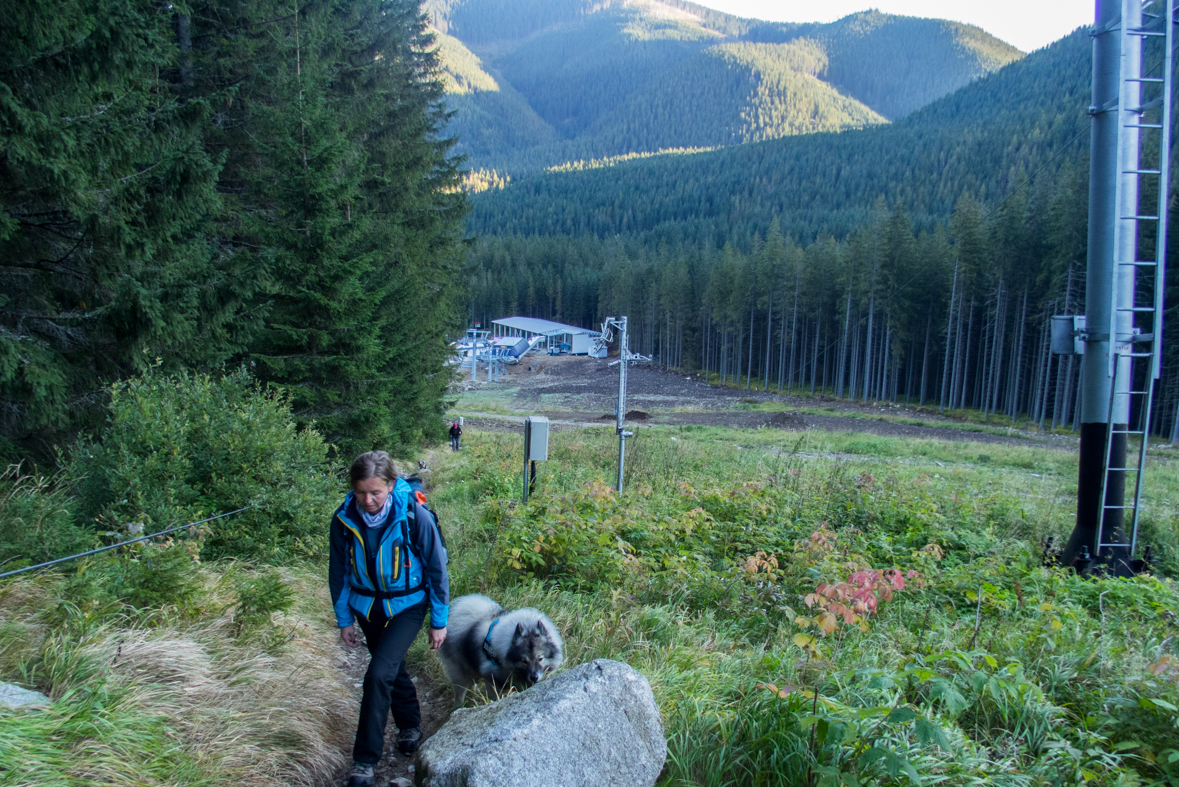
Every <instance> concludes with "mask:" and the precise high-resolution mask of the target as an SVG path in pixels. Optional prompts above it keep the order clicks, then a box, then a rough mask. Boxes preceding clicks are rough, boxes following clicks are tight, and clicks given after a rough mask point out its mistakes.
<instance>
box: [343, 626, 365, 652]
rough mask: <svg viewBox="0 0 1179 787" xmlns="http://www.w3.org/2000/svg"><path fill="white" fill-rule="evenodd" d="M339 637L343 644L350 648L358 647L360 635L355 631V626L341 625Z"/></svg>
mask: <svg viewBox="0 0 1179 787" xmlns="http://www.w3.org/2000/svg"><path fill="white" fill-rule="evenodd" d="M340 639H342V640H343V641H344V644H345V645H347V646H348V647H350V648H358V647H360V635H359V634H357V633H356V626H355V624H354V625H351V626H343V627H341V628H340Z"/></svg>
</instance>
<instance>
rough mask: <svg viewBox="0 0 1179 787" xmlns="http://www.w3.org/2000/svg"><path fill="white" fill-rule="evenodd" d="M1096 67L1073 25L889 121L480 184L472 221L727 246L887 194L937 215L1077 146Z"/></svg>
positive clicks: (822, 220)
mask: <svg viewBox="0 0 1179 787" xmlns="http://www.w3.org/2000/svg"><path fill="white" fill-rule="evenodd" d="M1089 77H1090V45H1089V39H1088V37H1087V36H1086V35H1084V34H1082V33H1079V32H1078V33H1075V34H1073V35H1071V36H1069V37H1067V38H1065V39H1062V40H1061V41H1059V42H1057V43H1056V44H1054V45H1052V46H1051V47H1048V48H1046V49H1044V50H1040V51H1038V52H1036V53H1033V54H1032V55H1029V56H1028V57H1027V58H1024V59H1023V60H1021V61H1019V62H1018V63H1014V64H1012V65H1010V66H1007V67H1006V68H1004V69H1002V70H1000V71H998V72H996V73H995V74H992V75H990V76H987V77H983V78H981V79H979V80H976V81H975V82H973V83H972V84H970V85H968V86H967V87H965V88H962V89H961V90H959V91H957V92H956V93H953V94H951V95H949V96H946V97H945V98H942V99H940V100H938V101H935V102H934V103H932V104H931V105H929V106H927V107H925V108H923V109H921V110H920V111H918V112H916V113H914V114H913V115H910V116H909V117H907V118H905V119H904V120H902V121H899V122H897V123H894V124H891V125H887V126H882V127H877V128H870V129H865V130H860V131H848V132H844V133H839V134H814V135H808V136H802V137H793V138H787V139H778V140H772V141H768V142H762V143H758V144H753V145H742V146H738V147H732V148H726V149H723V150H718V151H713V152H707V153H700V154H696V155H681V156H655V157H650V158H645V159H641V160H636V161H629V162H625V163H619V164H618V165H616V166H613V167H609V168H599V169H587V170H580V171H573V172H561V173H552V174H545V175H535V176H531V177H527V178H523V179H520V180H518V181H517V182H516V184H515V185H513V187H512V188H510V189H507V190H505V191H502V192H497V193H492V194H485V195H481V196H480V197H479V198H478V199H477V200H476V201H475V207H474V211H473V212H472V215H471V219H470V223H469V226H470V227H471V229H472V231H474V232H476V233H479V234H501V235H510V234H521V235H532V234H539V235H579V234H593V235H598V236H600V237H611V236H615V235H632V236H634V235H644V234H647V233H655V234H657V235H661V236H667V237H674V238H677V239H680V240H685V241H688V242H707V243H710V244H714V245H717V246H720V245H723V244H724V243H725V241H726V240H729V239H734V238H748V237H751V236H752V235H753V233H754V232H761V233H762V234H764V233H765V231H766V230H767V229H768V227H769V224H770V221H771V220H772V219H773V217H774V216H780V217H781V222H782V230H783V232H786V233H789V234H792V235H794V236H795V237H797V238H813V237H814V236H815V235H816V234H817V233H819V232H820V231H821V230H823V229H826V230H828V231H830V232H832V233H834V234H835V235H837V236H841V235H843V234H845V233H846V232H847V231H849V230H850V229H852V228H854V227H857V226H859V225H861V224H863V223H864V222H865V221H866V220H867V218H868V214H869V212H870V210H871V206H872V205H873V203H874V202H875V201H876V199H877V198H878V197H881V196H883V197H884V198H885V199H886V200H888V202H890V203H893V202H896V201H898V200H899V201H901V202H903V203H904V204H905V206H906V209H907V210H908V212H909V215H910V216H912V217H913V220H914V223H915V224H916V225H917V226H918V227H929V226H931V225H932V223H933V222H934V221H935V220H944V219H945V218H946V217H947V216H948V215H949V214H950V212H951V210H952V209H953V205H954V203H955V201H956V200H957V199H958V198H959V197H960V196H961V195H962V194H963V193H965V192H970V193H973V194H975V195H977V196H979V197H981V198H984V199H985V198H986V197H987V196H988V195H991V194H1005V193H1007V192H1008V191H1010V190H1011V189H1012V188H1014V187H1015V186H1016V185H1017V184H1018V182H1019V179H1020V178H1021V177H1023V176H1024V175H1026V174H1029V173H1031V172H1033V171H1034V170H1036V169H1037V168H1038V167H1040V166H1041V165H1043V164H1044V163H1046V162H1049V161H1050V160H1051V159H1052V158H1053V157H1054V156H1056V155H1057V154H1058V153H1062V152H1067V155H1068V156H1081V155H1083V154H1084V148H1083V146H1081V145H1080V144H1079V142H1078V140H1080V139H1082V138H1083V135H1084V132H1085V131H1086V130H1087V128H1088V126H1087V117H1086V115H1085V107H1086V105H1087V102H1088V96H1089ZM1078 135H1080V136H1078ZM1070 146H1071V147H1070ZM1066 147H1067V148H1068V150H1067V151H1064V149H1065V148H1066ZM1057 160H1058V161H1059V160H1060V159H1057Z"/></svg>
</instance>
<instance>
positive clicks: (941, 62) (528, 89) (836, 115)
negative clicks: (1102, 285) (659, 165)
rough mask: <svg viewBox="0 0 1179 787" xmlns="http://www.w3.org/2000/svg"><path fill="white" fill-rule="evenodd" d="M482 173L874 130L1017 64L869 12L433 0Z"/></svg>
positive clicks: (623, 0) (465, 149)
mask: <svg viewBox="0 0 1179 787" xmlns="http://www.w3.org/2000/svg"><path fill="white" fill-rule="evenodd" d="M424 7H425V9H426V11H427V13H428V14H429V15H430V19H431V21H432V23H433V24H434V26H435V28H436V29H437V30H438V31H439V33H440V36H439V39H440V47H441V54H442V58H443V62H444V65H445V69H446V73H447V77H448V80H449V83H450V87H451V90H450V94H449V104H450V107H451V108H452V109H453V110H454V111H455V115H454V118H453V119H452V122H451V125H450V128H449V131H450V132H451V133H453V134H456V135H457V136H458V139H459V143H458V146H457V152H460V153H463V154H465V155H467V156H468V164H469V166H471V167H473V168H484V169H497V170H501V171H508V172H511V173H513V174H517V173H522V172H527V171H532V170H536V169H539V168H541V167H546V166H551V165H554V164H560V163H563V162H568V161H574V160H579V159H586V160H588V159H597V158H604V157H609V156H617V155H624V154H628V153H636V152H651V151H658V150H661V149H668V148H700V147H717V146H727V145H733V144H740V143H745V142H755V141H760V140H767V139H775V138H779V137H784V136H791V135H797V134H807V133H815V132H824V131H842V130H846V129H855V128H864V127H866V126H871V125H876V124H881V123H885V122H887V121H888V120H895V119H898V118H901V117H903V116H905V115H907V114H908V113H910V112H912V111H913V110H915V109H917V108H919V107H921V106H924V105H926V104H928V103H929V102H931V101H933V100H935V99H937V98H939V97H941V96H943V95H945V94H947V93H949V92H952V91H953V90H955V89H956V88H958V87H961V86H962V85H964V84H967V83H968V82H970V81H971V80H973V79H976V78H978V77H980V76H983V75H985V74H987V73H990V72H992V71H994V70H995V69H997V68H1000V67H1002V66H1003V65H1006V64H1007V63H1010V62H1012V61H1014V60H1017V59H1018V58H1020V57H1021V56H1022V55H1021V53H1020V52H1019V51H1018V50H1016V49H1014V48H1013V47H1011V46H1008V45H1007V44H1004V43H1003V42H1001V41H999V40H998V39H995V38H994V37H992V36H990V35H988V34H987V33H985V32H983V31H982V30H979V29H978V28H974V27H970V26H967V25H961V24H957V23H953V22H945V21H939V20H930V19H917V18H911V17H897V16H890V15H886V14H881V13H879V12H875V11H870V12H865V13H861V14H855V15H852V16H849V17H847V18H845V19H841V20H839V21H837V22H834V23H831V24H827V25H821V24H810V25H794V24H783V23H769V22H761V21H758V20H750V19H741V18H738V17H734V16H730V15H728V14H723V13H720V12H717V11H712V10H710V9H706V8H703V7H702V6H698V5H694V4H692V3H687V2H679V1H678V0H426V3H425V6H424Z"/></svg>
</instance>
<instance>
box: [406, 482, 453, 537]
mask: <svg viewBox="0 0 1179 787" xmlns="http://www.w3.org/2000/svg"><path fill="white" fill-rule="evenodd" d="M405 483H407V484H409V491H410V494H411V495H412V496H413V498H414V500H416V501H417V503H418V505H420V506H421V507H422V508H424V509H426V510H427V511H429V512H430V516H432V517H434V526H435V527H437V528H438V538H440V539H441V540H442V547H443V548H444V549H445V548H446V534H445V533H443V532H442V522H441V521H439V519H438V514H437V513H436V512H435V511H434V509H432V508H430V507H429V506H428V505H426V487H425V484H423V483H422V477H421V476H419V475H417V474H416V473H415V474H414V475H411V476H408V477H406V479H405ZM406 514H407V515H408V516H409V518H410V519H416V518H417V514H416V512H415V510H414V506H408V510H407V511H406ZM407 543H408V542H407Z"/></svg>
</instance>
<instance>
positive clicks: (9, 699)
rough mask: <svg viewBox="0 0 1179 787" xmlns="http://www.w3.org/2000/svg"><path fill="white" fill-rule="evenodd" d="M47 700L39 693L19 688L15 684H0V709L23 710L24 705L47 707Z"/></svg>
mask: <svg viewBox="0 0 1179 787" xmlns="http://www.w3.org/2000/svg"><path fill="white" fill-rule="evenodd" d="M48 704H49V698H48V697H46V696H45V695H44V694H42V693H41V692H39V691H31V690H29V689H25V688H21V687H20V686H17V685H16V684H15V683H0V707H4V708H23V707H25V706H26V705H48Z"/></svg>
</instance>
